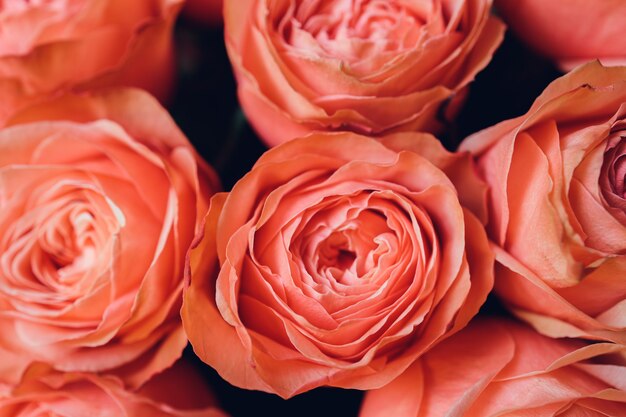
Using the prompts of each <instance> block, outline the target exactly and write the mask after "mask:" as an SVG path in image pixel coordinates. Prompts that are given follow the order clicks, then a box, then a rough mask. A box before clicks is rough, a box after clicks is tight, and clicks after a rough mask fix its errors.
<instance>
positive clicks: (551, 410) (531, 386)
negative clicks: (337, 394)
mask: <svg viewBox="0 0 626 417" xmlns="http://www.w3.org/2000/svg"><path fill="white" fill-rule="evenodd" d="M625 354H626V347H624V346H620V345H615V344H612V343H600V344H595V345H589V346H586V345H583V344H581V343H573V342H565V341H557V340H553V339H548V338H546V337H544V336H541V335H540V334H538V333H536V332H534V331H532V330H530V329H528V328H526V327H523V326H520V325H518V324H515V323H511V322H508V321H501V322H498V321H480V320H479V321H477V322H475V323H472V324H471V325H470V326H468V327H467V328H466V329H465V330H463V331H462V332H460V333H458V334H457V335H455V336H453V337H452V338H450V339H448V340H446V341H445V342H443V343H442V344H440V345H439V346H437V349H433V350H432V351H430V352H429V353H427V354H426V355H425V356H424V357H423V358H421V359H420V360H419V361H417V362H416V363H415V364H414V365H413V366H412V367H411V368H409V370H408V371H407V372H405V373H404V374H403V375H402V376H400V377H399V378H398V379H396V380H395V381H393V382H392V383H391V384H389V385H387V386H386V387H384V388H382V389H379V390H376V391H371V392H369V393H368V394H367V395H366V397H365V400H364V402H363V406H362V409H361V414H360V417H390V416H393V417H415V416H424V417H451V416H454V417H496V416H498V417H531V416H533V417H534V416H546V417H547V416H572V417H573V416H580V417H582V416H598V417H600V416H623V415H626V363H625V362H624V356H623V355H625Z"/></svg>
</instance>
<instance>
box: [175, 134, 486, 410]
mask: <svg viewBox="0 0 626 417" xmlns="http://www.w3.org/2000/svg"><path fill="white" fill-rule="evenodd" d="M383 143H384V145H383V144H381V143H379V142H378V141H376V140H374V139H371V138H367V137H364V136H359V135H356V134H354V133H335V134H332V133H318V134H313V135H311V136H308V137H305V138H302V139H296V140H294V141H290V142H287V143H284V144H282V145H280V146H278V147H276V148H274V149H271V150H270V151H268V152H267V153H265V154H264V155H263V156H262V157H261V158H260V159H259V161H258V162H257V163H256V165H255V166H254V167H253V168H252V170H251V171H250V172H249V173H248V174H246V175H245V176H244V177H243V178H242V179H241V180H240V181H239V182H238V183H237V184H236V185H235V186H234V187H233V189H232V191H231V192H230V193H220V194H216V195H215V196H214V197H213V199H212V200H211V205H210V208H209V212H208V214H207V216H206V219H205V221H206V223H205V228H204V233H203V234H201V235H199V236H198V237H197V240H196V242H195V244H194V245H193V246H192V249H191V251H190V254H189V257H188V260H189V264H188V273H189V282H188V284H187V286H186V287H185V293H184V301H183V309H182V316H183V324H184V326H185V330H186V331H187V334H188V336H189V339H190V341H191V344H192V345H193V347H194V350H195V352H196V353H197V354H198V356H199V357H200V358H201V359H202V360H203V361H204V362H206V363H207V364H209V365H210V366H212V367H214V368H215V369H216V370H217V371H218V372H219V373H220V375H221V376H222V377H223V378H225V379H226V380H227V381H229V382H230V383H232V384H234V385H237V386H239V387H243V388H247V389H256V390H262V391H267V392H273V393H276V394H278V395H280V396H282V397H284V398H287V397H291V396H293V395H296V394H298V393H301V392H304V391H307V390H310V389H313V388H315V387H318V386H322V385H328V386H336V387H344V388H357V389H369V388H375V387H380V386H383V385H385V384H386V383H388V382H390V381H391V380H393V379H394V378H395V377H397V376H398V375H400V374H401V373H402V372H403V371H404V370H405V369H406V368H407V367H408V366H409V365H410V364H411V363H412V362H413V361H414V360H415V359H416V358H417V357H419V356H420V355H421V354H422V353H424V352H425V351H427V350H428V349H430V348H431V347H432V346H433V345H434V344H435V343H437V342H438V341H440V340H443V339H444V338H446V337H448V336H449V335H451V334H452V333H454V332H456V331H457V330H459V329H461V328H462V327H464V326H465V325H466V324H467V322H468V321H469V320H470V319H471V318H472V317H473V316H474V315H475V314H476V312H477V311H478V309H479V307H480V306H481V305H482V304H483V302H484V301H485V299H486V297H487V294H488V292H489V291H490V290H491V288H492V285H493V254H492V252H491V249H490V245H489V243H488V240H487V238H486V233H485V231H484V228H483V226H482V223H481V222H480V220H479V219H478V218H477V217H476V216H475V215H473V214H472V213H471V212H470V210H469V209H468V208H467V206H471V207H472V208H473V210H474V211H477V212H478V211H480V209H481V208H483V206H484V203H485V202H486V197H485V192H486V188H485V187H484V184H482V183H481V182H480V181H478V179H477V178H476V177H475V175H474V170H473V166H472V161H471V158H470V155H468V154H465V155H461V154H450V153H448V152H447V151H445V150H444V149H443V147H442V146H441V144H440V143H439V141H438V140H436V139H435V138H434V137H432V136H430V135H427V134H416V133H401V134H396V135H393V136H389V137H386V138H384V139H383ZM385 145H386V146H387V147H385ZM461 199H462V200H463V201H464V202H463V203H461V201H460V200H461Z"/></svg>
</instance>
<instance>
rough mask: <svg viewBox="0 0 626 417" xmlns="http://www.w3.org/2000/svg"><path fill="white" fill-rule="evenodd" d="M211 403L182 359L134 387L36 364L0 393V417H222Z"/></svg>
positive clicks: (105, 378)
mask: <svg viewBox="0 0 626 417" xmlns="http://www.w3.org/2000/svg"><path fill="white" fill-rule="evenodd" d="M181 381H185V383H184V384H181ZM214 405H215V401H214V400H213V397H212V393H211V391H210V390H209V388H208V387H207V386H206V384H205V383H204V381H203V380H202V378H201V377H200V376H199V375H197V374H196V373H195V372H193V368H192V367H191V366H189V365H187V364H185V363H183V362H179V363H178V364H177V365H175V366H174V367H173V368H170V369H168V370H167V371H165V372H163V373H162V374H159V375H158V376H156V377H155V378H153V379H152V380H150V382H148V383H147V384H146V385H144V386H143V387H142V388H141V390H139V391H130V390H127V389H125V388H124V386H123V384H122V381H120V380H119V379H118V378H116V377H113V376H97V375H94V374H88V373H67V374H63V373H60V372H56V371H54V370H52V369H50V368H49V367H46V366H45V365H42V364H35V365H33V366H32V367H30V368H29V369H28V370H27V371H26V372H25V374H24V375H23V377H22V379H21V381H20V383H19V384H18V385H17V386H16V387H15V388H13V389H12V390H11V391H10V392H8V393H7V394H6V395H1V394H0V417H49V416H59V417H61V416H62V417H84V416H94V415H98V416H102V417H118V416H125V417H226V415H225V414H224V413H222V412H221V411H219V410H218V409H217V408H215V406H214Z"/></svg>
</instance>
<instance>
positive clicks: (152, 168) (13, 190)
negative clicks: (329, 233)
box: [0, 90, 216, 386]
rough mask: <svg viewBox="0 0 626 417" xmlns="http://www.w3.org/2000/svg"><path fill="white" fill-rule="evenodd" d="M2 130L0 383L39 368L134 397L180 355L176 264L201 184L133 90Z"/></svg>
mask: <svg viewBox="0 0 626 417" xmlns="http://www.w3.org/2000/svg"><path fill="white" fill-rule="evenodd" d="M11 123H12V124H14V125H13V126H11V127H7V128H5V129H3V130H0V207H2V210H0V237H1V238H0V357H2V360H1V361H0V381H2V380H6V381H8V382H13V383H14V382H15V381H16V380H17V379H18V378H19V375H21V373H22V371H23V369H24V368H25V367H26V366H27V365H28V364H29V363H31V362H33V361H42V362H47V363H49V364H51V365H53V366H54V367H55V368H57V369H59V370H66V371H110V372H112V373H116V374H118V375H120V376H122V377H123V378H124V380H125V382H127V383H128V384H130V385H131V386H137V385H139V384H141V383H142V382H143V381H145V380H146V379H147V378H149V377H150V376H151V375H153V374H154V373H156V372H158V371H160V370H162V369H164V368H165V367H167V366H170V365H171V364H172V363H173V362H174V361H175V359H176V358H178V357H179V356H180V354H181V352H182V350H183V348H184V347H185V345H186V337H185V335H184V332H183V330H182V327H181V323H180V318H179V309H180V304H181V298H182V297H181V293H182V284H183V282H182V277H183V269H184V258H185V253H186V251H187V249H188V247H189V245H190V243H191V241H192V239H193V235H194V233H195V231H196V227H197V219H198V216H197V214H198V213H205V212H206V210H207V206H208V197H209V196H210V194H211V192H212V190H214V189H215V188H216V185H215V179H214V177H213V173H212V171H210V170H209V168H208V167H207V166H206V165H205V164H204V163H203V162H202V161H201V160H200V159H199V157H198V156H197V154H196V153H195V151H194V150H193V148H192V146H191V145H190V144H189V142H188V141H187V139H186V138H185V137H184V136H183V134H182V133H181V132H180V131H179V130H178V128H177V127H176V125H175V124H174V122H173V121H172V120H171V119H170V117H169V116H168V114H167V112H166V111H165V110H164V109H163V108H162V107H160V106H159V104H158V103H157V102H156V101H155V100H154V99H153V98H152V97H150V96H148V95H147V94H146V93H143V92H140V91H136V90H120V91H111V92H106V93H102V94H99V95H89V96H88V95H85V96H70V97H65V98H62V99H59V100H57V101H55V102H52V103H48V104H45V105H42V106H39V107H36V108H30V109H28V110H27V111H25V112H24V113H22V114H21V115H19V116H18V117H17V118H16V119H14V120H13V121H12V122H11ZM6 381H5V382H6Z"/></svg>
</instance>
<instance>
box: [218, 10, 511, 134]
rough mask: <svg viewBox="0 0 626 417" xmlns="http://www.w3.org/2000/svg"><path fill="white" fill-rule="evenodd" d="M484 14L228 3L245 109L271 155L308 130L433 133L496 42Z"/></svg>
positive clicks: (230, 40) (497, 29)
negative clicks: (275, 148)
mask: <svg viewBox="0 0 626 417" xmlns="http://www.w3.org/2000/svg"><path fill="white" fill-rule="evenodd" d="M490 8H491V0H428V1H422V0H363V1H361V0H359V1H353V0H321V1H319V0H303V1H294V0H280V1H269V0H227V1H226V2H225V4H224V24H225V29H226V45H227V47H228V52H229V56H230V59H231V62H232V65H233V68H234V70H235V75H236V76H237V81H238V87H239V90H238V92H239V99H240V102H241V105H242V106H243V109H244V111H245V113H246V116H247V117H248V118H249V120H250V122H251V123H252V125H253V126H254V127H255V129H256V130H257V132H258V133H259V135H260V136H261V137H262V138H263V139H264V140H265V141H266V142H267V143H268V144H269V145H276V144H278V143H281V142H284V141H287V140H289V139H292V138H294V137H297V136H301V135H304V134H305V133H307V132H310V131H313V130H329V131H335V130H349V131H354V132H358V133H366V134H370V135H378V134H382V133H385V132H386V133H389V132H392V131H413V130H436V128H437V127H438V125H439V121H438V120H436V119H437V118H439V119H441V118H446V117H447V116H450V115H451V113H454V109H455V108H457V107H458V104H459V101H460V100H461V98H462V96H463V92H464V88H465V87H466V86H467V85H468V84H469V83H470V82H471V81H472V79H473V78H474V76H475V75H476V74H477V73H478V72H479V71H480V70H481V69H483V68H484V67H485V66H486V65H487V63H488V62H489V61H490V59H491V56H492V54H493V52H494V50H495V49H496V48H497V47H498V45H499V44H500V42H501V40H502V33H503V31H504V27H503V25H502V24H501V23H500V22H499V21H498V20H497V19H496V18H494V17H492V16H490V14H489V13H490ZM444 103H447V105H444Z"/></svg>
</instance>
